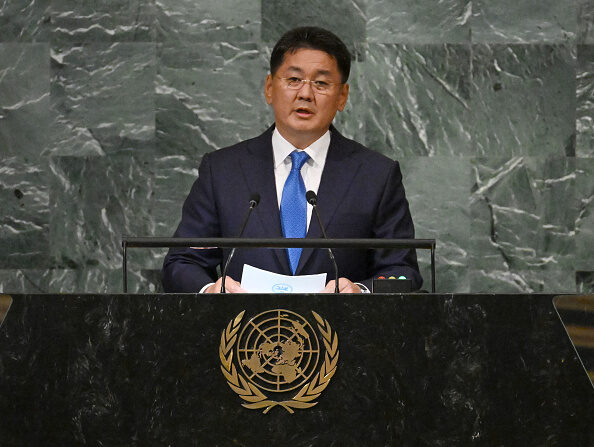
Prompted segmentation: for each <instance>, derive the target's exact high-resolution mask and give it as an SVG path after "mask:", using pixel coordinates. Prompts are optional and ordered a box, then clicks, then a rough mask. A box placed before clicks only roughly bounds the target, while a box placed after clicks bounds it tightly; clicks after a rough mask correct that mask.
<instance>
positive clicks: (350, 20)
mask: <svg viewBox="0 0 594 447" xmlns="http://www.w3.org/2000/svg"><path fill="white" fill-rule="evenodd" d="M297 26H320V27H322V28H326V29H328V30H330V31H332V32H333V33H335V34H336V35H337V36H338V37H340V38H341V39H342V40H343V41H344V43H345V44H346V45H347V46H348V47H349V48H350V49H351V50H352V49H353V47H354V46H355V44H356V43H363V42H365V40H366V35H365V33H366V32H365V27H366V17H365V0H334V1H332V2H321V1H318V0H302V1H300V2H298V3H295V2H294V1H292V0H275V1H263V2H262V40H263V41H264V42H268V43H272V44H274V43H275V42H276V41H277V40H278V39H279V38H280V37H281V36H282V35H283V34H284V33H285V32H287V31H289V30H290V29H291V28H295V27H297Z"/></svg>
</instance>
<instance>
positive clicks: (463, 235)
mask: <svg viewBox="0 0 594 447" xmlns="http://www.w3.org/2000/svg"><path fill="white" fill-rule="evenodd" d="M399 161H400V163H401V169H402V175H403V183H404V187H405V189H406V197H407V199H408V202H409V204H410V210H411V214H412V217H413V221H414V223H415V237H416V238H417V239H436V241H437V246H436V250H435V263H436V290H437V291H438V292H444V293H445V292H447V293H449V292H469V291H470V282H469V276H468V269H469V263H468V256H469V251H470V248H471V247H470V240H469V238H468V234H469V232H470V218H469V201H468V191H469V190H470V161H469V160H468V159H463V158H462V159H461V158H459V157H442V156H437V157H422V156H418V157H404V158H400V159H399ZM417 256H418V258H419V263H420V267H421V274H422V275H423V280H424V283H423V288H424V289H425V290H431V270H430V265H431V264H430V259H431V258H430V252H428V251H426V250H419V251H417Z"/></svg>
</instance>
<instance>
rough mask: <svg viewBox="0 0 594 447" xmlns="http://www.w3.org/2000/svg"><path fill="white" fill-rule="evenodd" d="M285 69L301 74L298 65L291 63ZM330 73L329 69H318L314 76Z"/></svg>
mask: <svg viewBox="0 0 594 447" xmlns="http://www.w3.org/2000/svg"><path fill="white" fill-rule="evenodd" d="M287 71H293V72H296V73H299V74H303V70H302V69H301V68H299V67H295V66H293V65H291V66H290V67H287ZM331 74H332V73H331V72H330V70H318V71H316V76H320V75H323V76H330V75H331Z"/></svg>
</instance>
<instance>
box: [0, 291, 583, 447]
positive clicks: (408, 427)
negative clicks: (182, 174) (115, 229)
mask: <svg viewBox="0 0 594 447" xmlns="http://www.w3.org/2000/svg"><path fill="white" fill-rule="evenodd" d="M552 299H553V296H552V295H546V294H541V295H451V294H448V295H435V294H409V295H400V294H386V295H382V296H377V295H363V296H362V295H340V296H339V295H321V294H311V295H209V296H205V295H196V294H185V295H12V305H11V307H10V310H9V312H8V314H7V316H6V318H5V320H4V323H3V325H2V327H1V328H0V371H1V379H0V445H2V446H23V445H48V446H50V445H83V444H85V445H106V446H107V445H109V446H119V445H122V446H123V445H126V446H130V445H138V446H151V445H176V446H182V445H183V446H186V445H196V446H235V445H241V446H262V445H279V446H330V445H336V446H400V445H404V446H425V445H427V446H429V445H449V446H456V445H464V446H466V445H488V446H491V445H505V446H513V445H518V446H541V445H572V446H578V445H579V446H586V445H593V441H594V424H592V421H593V420H594V418H593V415H594V414H593V410H592V409H593V408H594V405H593V404H594V390H593V388H592V386H591V384H590V382H589V379H588V377H587V375H586V374H585V372H584V370H583V368H582V366H581V365H580V363H579V360H578V358H577V357H576V354H575V351H574V349H573V347H572V345H571V343H570V340H569V339H568V338H567V336H566V334H565V331H564V329H563V325H562V324H561V322H560V321H559V318H558V316H557V315H556V313H555V310H554V308H553V305H552ZM240 315H241V318H239V316H240ZM316 315H317V316H318V317H319V318H318V317H316ZM258 318H260V319H258ZM299 318H302V319H301V320H300V319H299ZM277 319H278V320H277ZM277 321H278V322H280V323H278V324H279V325H281V326H283V328H281V329H279V334H280V333H283V334H285V335H282V336H280V337H275V336H274V334H273V332H270V329H269V328H270V327H274V325H275V324H277ZM320 321H321V323H320ZM250 322H253V324H251V326H250ZM262 322H264V323H262ZM266 322H267V323H266ZM294 322H297V324H295V325H293V323H294ZM308 325H309V326H308ZM246 328H247V329H246ZM258 328H259V329H258ZM287 328H288V329H287ZM234 330H236V331H235V332H233V331H234ZM258 330H261V331H262V333H263V335H262V334H260V333H259V332H258ZM283 331H284V332H283ZM287 331H289V332H287ZM324 331H325V335H324V334H323V332H324ZM242 334H243V335H242ZM250 334H251V335H250ZM292 334H293V335H292ZM294 334H297V335H294ZM244 336H245V337H244ZM250 336H251V337H252V338H251V340H252V342H251V343H252V347H251V348H250V346H249V343H250V341H249V340H250ZM316 337H317V342H318V348H319V355H317V360H314V359H313V357H312V355H313V353H315V351H316V349H315V346H316V345H315V343H314V341H313V339H314V338H316ZM335 339H336V344H335V346H334V340H335ZM242 340H245V344H242V343H244V342H243V341H242ZM328 340H329V343H328V345H329V346H327V342H328ZM227 348H229V349H228V350H227V351H225V349H227ZM242 349H243V351H242ZM250 349H251V351H250ZM291 349H293V351H291ZM295 349H297V350H299V349H300V351H299V353H298V354H296V352H297V351H295ZM225 352H226V353H227V354H225ZM229 352H231V353H233V355H232V357H233V358H232V360H231V362H232V364H233V365H234V366H233V369H234V371H235V372H236V374H237V375H238V376H239V375H241V376H242V377H243V379H244V380H245V381H246V382H247V383H248V385H245V383H244V382H243V381H242V380H239V381H238V383H239V385H238V386H235V388H234V387H232V386H231V385H232V383H231V384H230V381H231V379H229V377H233V374H232V371H231V366H229V365H230V364H231V363H229V364H227V365H226V366H225V361H226V359H227V358H228V357H226V355H228V353H229ZM291 352H292V354H291ZM306 354H307V355H306ZM306 357H307V358H309V359H310V360H308V361H309V363H307V362H308V361H306ZM328 357H329V358H330V361H327V358H328ZM275 368H276V369H275ZM266 369H267V370H268V376H266V372H262V370H266ZM224 371H227V374H225V373H224ZM258 371H261V372H260V373H258ZM271 371H272V373H271ZM274 371H277V372H279V374H277V375H281V374H280V373H282V374H283V376H282V377H283V379H282V380H280V379H279V384H276V385H275V383H274V380H272V383H269V384H268V385H265V386H264V387H266V386H268V388H275V386H278V387H280V388H282V385H284V384H285V383H289V385H291V384H292V383H297V384H298V386H296V387H293V388H292V389H290V390H288V391H282V392H280V394H279V393H277V392H276V391H274V390H272V391H270V390H267V389H264V388H258V389H259V390H261V393H262V394H263V395H264V396H265V397H266V399H267V400H268V401H271V402H287V401H289V402H290V401H291V400H293V401H295V402H301V401H300V400H299V399H298V398H296V397H295V396H296V395H297V394H298V392H299V391H300V390H302V389H303V388H304V387H306V388H307V389H306V391H305V392H304V394H303V395H302V397H303V396H306V400H305V401H304V402H306V403H315V405H313V406H309V407H307V406H305V407H302V406H300V404H297V405H295V406H292V405H286V406H287V407H289V408H290V409H291V410H292V413H291V412H290V411H288V409H287V408H285V406H283V405H280V404H278V403H276V404H273V405H270V404H269V405H263V406H262V405H261V406H259V407H258V405H256V407H258V408H247V407H246V406H244V404H247V405H249V404H250V403H258V402H259V403H262V402H264V400H263V399H261V398H260V397H258V396H257V395H256V394H257V393H256V392H255V391H249V392H250V393H252V397H251V398H252V401H249V400H247V399H244V398H243V397H242V394H241V393H242V392H244V393H245V392H246V391H245V390H246V389H247V390H252V387H251V386H250V385H249V384H251V383H256V384H257V383H258V382H257V379H258V376H261V377H268V378H270V377H271V376H270V374H272V375H274V374H273V373H274ZM310 373H311V374H310ZM330 374H331V377H330V379H329V380H328V381H326V382H324V384H325V386H323V387H321V388H320V386H321V385H322V382H321V379H320V377H322V376H324V377H325V376H328V375H330ZM238 376H237V377H238ZM293 376H295V377H296V378H294V379H293V381H291V380H289V379H291V378H292V377H293ZM316 377H317V378H316ZM262 380H264V382H259V383H260V384H262V383H266V379H262ZM281 382H282V383H281ZM311 383H314V385H311ZM310 385H311V387H310ZM287 388H291V386H288V387H287ZM316 388H317V391H320V392H319V393H314V394H311V393H312V392H313V391H316ZM242 390H244V391H242ZM243 396H244V397H246V396H247V395H246V394H244V395H243ZM254 396H255V397H254ZM277 396H282V397H277ZM312 396H314V397H312ZM247 397H250V396H247ZM310 397H312V398H311V399H309V398H310ZM258 399H259V400H258ZM283 399H284V400H283ZM307 399H309V400H307ZM268 407H270V408H268ZM266 410H267V411H266Z"/></svg>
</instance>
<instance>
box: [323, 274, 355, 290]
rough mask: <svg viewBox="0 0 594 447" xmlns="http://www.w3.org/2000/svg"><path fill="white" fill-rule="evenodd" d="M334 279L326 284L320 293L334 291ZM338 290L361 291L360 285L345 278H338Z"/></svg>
mask: <svg viewBox="0 0 594 447" xmlns="http://www.w3.org/2000/svg"><path fill="white" fill-rule="evenodd" d="M335 282H336V281H334V280H332V281H329V282H328V284H326V287H325V288H324V290H322V292H321V293H334V283H335ZM338 292H339V293H362V292H361V287H359V286H358V285H357V284H355V283H353V282H351V281H350V280H348V279H346V278H338Z"/></svg>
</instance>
